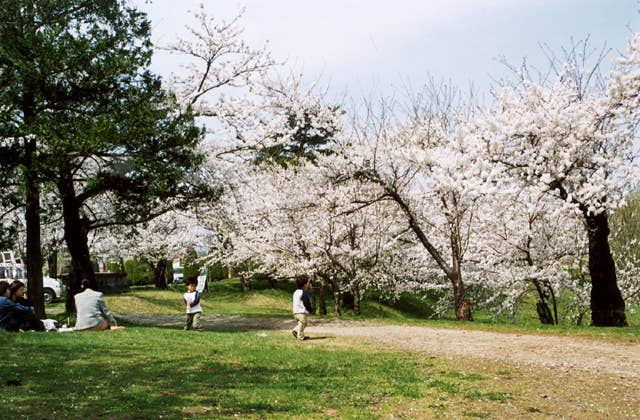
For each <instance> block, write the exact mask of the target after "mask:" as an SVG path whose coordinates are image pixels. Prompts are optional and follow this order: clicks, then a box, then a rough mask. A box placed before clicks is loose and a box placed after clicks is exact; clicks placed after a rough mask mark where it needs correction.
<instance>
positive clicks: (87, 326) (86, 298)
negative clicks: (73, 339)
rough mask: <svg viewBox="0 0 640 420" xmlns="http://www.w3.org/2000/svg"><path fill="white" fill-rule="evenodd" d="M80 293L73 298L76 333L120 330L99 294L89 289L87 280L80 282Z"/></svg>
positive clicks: (101, 295)
mask: <svg viewBox="0 0 640 420" xmlns="http://www.w3.org/2000/svg"><path fill="white" fill-rule="evenodd" d="M80 287H81V288H82V292H80V293H78V294H77V295H75V296H74V297H73V298H74V299H75V302H76V311H77V314H78V315H77V319H76V326H75V330H76V331H103V330H107V329H112V330H121V329H124V327H119V326H118V324H117V323H116V319H115V318H114V317H113V315H111V311H109V308H108V307H107V304H106V303H105V301H104V296H103V294H102V293H101V292H97V291H95V290H92V289H91V288H90V287H89V280H87V279H84V280H82V284H81V285H80Z"/></svg>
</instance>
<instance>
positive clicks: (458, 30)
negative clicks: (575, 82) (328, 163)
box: [134, 0, 640, 96]
mask: <svg viewBox="0 0 640 420" xmlns="http://www.w3.org/2000/svg"><path fill="white" fill-rule="evenodd" d="M200 3H202V1H199V0H198V1H196V0H180V1H175V0H153V1H145V0H134V4H136V5H137V6H138V7H140V8H141V9H142V10H144V11H146V12H147V13H148V14H149V17H150V19H151V20H152V27H153V39H154V42H156V43H158V44H167V43H170V42H171V41H172V40H173V39H174V37H175V35H176V34H178V33H184V31H185V29H184V28H185V25H187V24H189V23H190V22H192V20H191V19H190V16H189V13H188V11H189V10H197V8H198V7H199V4H200ZM204 5H205V8H206V10H207V11H208V13H209V14H210V15H211V16H214V17H220V18H223V19H227V20H228V19H230V18H232V17H233V16H235V15H236V14H237V11H238V9H239V7H240V6H243V5H244V6H246V13H245V14H244V16H243V18H242V24H243V26H244V28H245V35H246V39H247V41H248V42H250V43H251V44H252V45H254V46H261V45H263V44H264V43H265V42H268V46H269V49H270V51H271V52H272V54H273V56H274V58H276V59H279V60H283V59H286V60H288V62H289V63H290V64H291V65H292V66H294V67H295V68H296V69H302V70H303V71H304V74H305V75H306V77H307V79H308V80H313V79H316V78H321V79H322V80H323V81H324V82H325V83H328V84H329V85H330V86H331V89H332V90H333V91H334V92H335V93H347V94H349V95H351V96H361V95H368V94H371V93H372V92H373V93H377V94H380V93H382V94H388V93H391V92H392V91H393V89H394V88H401V87H402V86H404V85H407V84H408V85H410V86H412V87H419V86H421V85H422V84H423V83H424V81H425V79H426V78H427V75H432V76H433V77H434V78H436V79H437V80H440V79H443V80H446V81H449V80H450V81H452V82H453V83H454V84H455V85H458V86H460V87H463V88H466V87H468V86H469V85H470V84H471V83H473V85H474V86H475V87H476V89H477V90H478V91H479V93H480V94H484V93H486V91H487V90H488V88H489V84H490V82H491V78H492V77H493V78H499V77H501V76H504V75H506V74H507V70H506V68H505V67H504V66H503V65H502V64H500V63H498V62H497V58H499V57H501V56H504V57H506V58H507V60H508V61H509V62H512V63H519V62H521V60H522V58H523V57H527V59H528V61H529V62H530V63H533V64H538V65H543V64H544V62H545V60H544V58H543V55H542V54H541V49H540V44H543V43H544V44H548V45H549V46H551V47H553V48H555V49H558V48H560V47H562V46H567V45H570V43H571V38H573V39H576V40H579V39H583V38H585V37H587V36H589V38H590V40H591V44H592V45H593V46H594V47H602V46H603V45H604V44H605V42H606V44H607V45H608V46H609V47H611V48H613V49H614V51H621V50H623V49H624V48H625V45H626V40H627V39H628V36H629V33H630V30H636V31H637V30H640V14H639V13H638V9H639V7H640V5H639V2H638V0H384V1H383V0H369V1H366V0H322V1H311V0H307V1H304V0H245V1H243V2H238V1H236V0H209V1H206V0H205V1H204ZM614 56H615V54H614V55H611V56H610V58H609V60H612V59H613V57H614ZM154 69H155V70H156V71H157V72H159V73H161V74H163V75H166V74H168V73H169V72H170V71H172V70H173V71H174V70H176V68H175V67H174V66H173V64H172V62H171V61H167V60H166V59H158V60H156V61H155V62H154Z"/></svg>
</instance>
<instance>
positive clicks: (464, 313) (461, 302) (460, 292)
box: [449, 271, 473, 321]
mask: <svg viewBox="0 0 640 420" xmlns="http://www.w3.org/2000/svg"><path fill="white" fill-rule="evenodd" d="M449 280H451V285H452V286H453V300H454V303H455V308H456V319H457V320H458V321H473V316H472V315H471V303H470V302H469V300H468V299H467V293H466V290H465V288H464V283H463V282H462V276H461V274H460V272H456V271H454V272H451V273H449Z"/></svg>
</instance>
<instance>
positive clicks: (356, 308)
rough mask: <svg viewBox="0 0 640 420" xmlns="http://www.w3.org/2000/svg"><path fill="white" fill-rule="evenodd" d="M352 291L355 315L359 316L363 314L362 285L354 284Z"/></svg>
mask: <svg viewBox="0 0 640 420" xmlns="http://www.w3.org/2000/svg"><path fill="white" fill-rule="evenodd" d="M351 290H352V293H353V313H354V314H355V315H357V316H359V315H361V314H362V310H361V307H360V284H359V283H354V284H353V287H352V289H351Z"/></svg>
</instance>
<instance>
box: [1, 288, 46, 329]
mask: <svg viewBox="0 0 640 420" xmlns="http://www.w3.org/2000/svg"><path fill="white" fill-rule="evenodd" d="M19 298H24V284H22V283H21V282H17V283H16V282H14V283H13V284H12V285H11V286H9V283H7V282H6V281H0V327H2V328H4V329H5V330H7V331H14V332H15V331H20V330H22V331H27V330H35V331H44V330H45V328H44V325H43V324H42V321H40V320H39V319H38V318H36V317H35V315H34V314H33V310H32V308H31V307H28V306H24V305H21V304H19V303H16V302H15V301H16V300H18V299H19Z"/></svg>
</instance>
